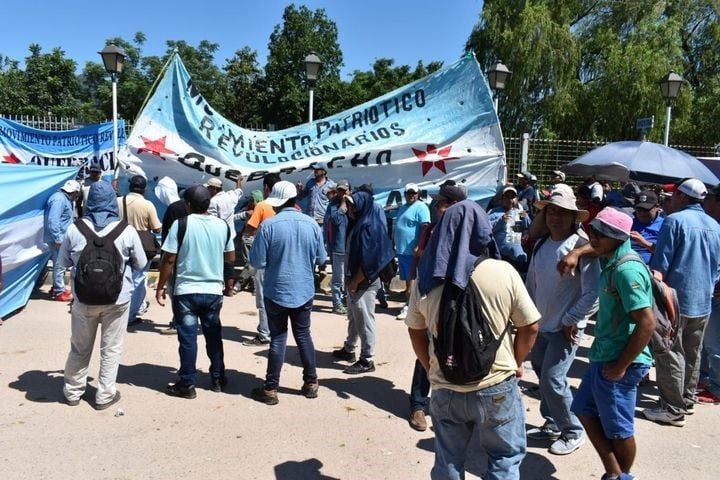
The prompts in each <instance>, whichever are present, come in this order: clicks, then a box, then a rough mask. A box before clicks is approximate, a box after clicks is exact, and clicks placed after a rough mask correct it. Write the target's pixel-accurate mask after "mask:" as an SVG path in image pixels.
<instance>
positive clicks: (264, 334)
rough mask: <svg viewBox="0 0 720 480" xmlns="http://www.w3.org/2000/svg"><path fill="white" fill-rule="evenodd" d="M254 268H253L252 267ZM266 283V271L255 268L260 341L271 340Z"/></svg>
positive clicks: (254, 279)
mask: <svg viewBox="0 0 720 480" xmlns="http://www.w3.org/2000/svg"><path fill="white" fill-rule="evenodd" d="M250 268H252V267H250ZM264 281H265V269H262V268H261V269H255V268H253V284H254V285H255V308H257V311H258V326H257V332H258V333H257V337H258V338H259V339H260V340H270V327H269V326H268V316H267V311H266V310H265V294H264V292H263V282H264Z"/></svg>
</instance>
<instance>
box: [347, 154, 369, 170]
mask: <svg viewBox="0 0 720 480" xmlns="http://www.w3.org/2000/svg"><path fill="white" fill-rule="evenodd" d="M368 158H370V152H368V153H366V154H365V155H363V156H362V157H361V156H360V154H359V153H356V154H355V155H353V158H352V159H351V160H350V165H352V166H353V167H357V166H358V165H365V166H366V167H367V165H368Z"/></svg>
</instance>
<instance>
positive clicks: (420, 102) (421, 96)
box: [415, 88, 425, 107]
mask: <svg viewBox="0 0 720 480" xmlns="http://www.w3.org/2000/svg"><path fill="white" fill-rule="evenodd" d="M415 105H417V106H418V107H424V106H425V90H423V89H422V88H421V89H419V90H417V91H416V92H415Z"/></svg>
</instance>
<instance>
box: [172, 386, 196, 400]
mask: <svg viewBox="0 0 720 480" xmlns="http://www.w3.org/2000/svg"><path fill="white" fill-rule="evenodd" d="M165 393H167V394H168V395H170V396H171V397H180V398H187V399H188V400H190V399H193V398H195V397H197V392H195V385H183V384H182V383H171V384H170V385H168V386H167V388H166V389H165Z"/></svg>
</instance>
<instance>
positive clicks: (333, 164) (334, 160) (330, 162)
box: [328, 157, 345, 168]
mask: <svg viewBox="0 0 720 480" xmlns="http://www.w3.org/2000/svg"><path fill="white" fill-rule="evenodd" d="M344 159H345V157H332V158H331V159H330V161H329V162H328V168H342V165H338V166H336V165H335V162H338V161H340V160H344Z"/></svg>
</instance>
